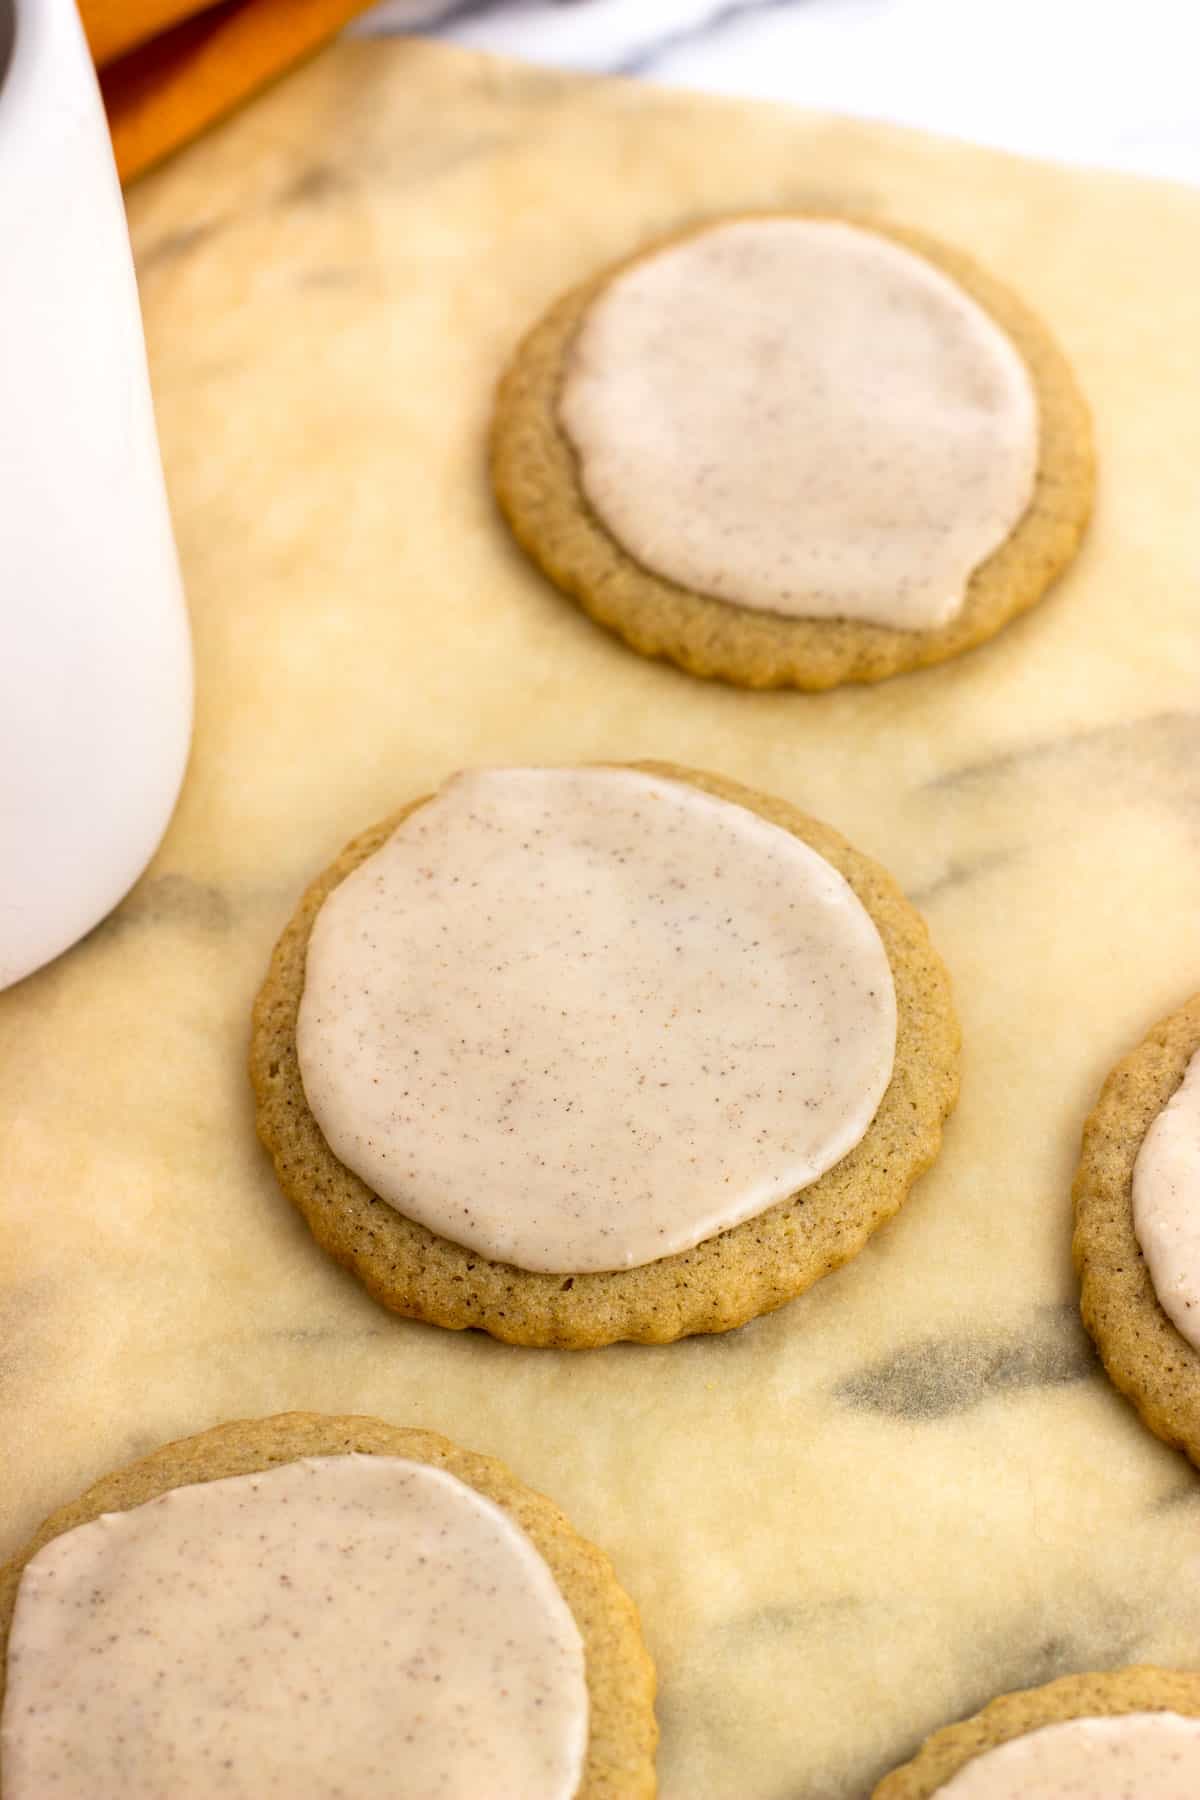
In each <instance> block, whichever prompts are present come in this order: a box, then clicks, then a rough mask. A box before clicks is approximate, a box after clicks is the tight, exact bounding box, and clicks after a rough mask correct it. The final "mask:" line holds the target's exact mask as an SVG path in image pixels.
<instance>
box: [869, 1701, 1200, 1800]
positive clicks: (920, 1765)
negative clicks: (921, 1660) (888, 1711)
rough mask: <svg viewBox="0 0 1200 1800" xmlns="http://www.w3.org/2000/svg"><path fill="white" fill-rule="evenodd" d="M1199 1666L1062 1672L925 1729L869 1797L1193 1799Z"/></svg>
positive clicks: (1199, 1756)
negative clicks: (930, 1731)
mask: <svg viewBox="0 0 1200 1800" xmlns="http://www.w3.org/2000/svg"><path fill="white" fill-rule="evenodd" d="M1197 1793H1200V1675H1193V1674H1185V1673H1182V1672H1181V1671H1178V1670H1174V1669H1118V1670H1116V1671H1114V1672H1113V1673H1111V1674H1103V1675H1065V1676H1063V1678H1062V1679H1061V1680H1060V1681H1052V1682H1050V1683H1049V1684H1048V1685H1047V1686H1046V1687H1040V1688H1028V1689H1026V1690H1024V1691H1023V1692H1022V1693H1018V1694H1004V1695H1003V1696H1002V1697H1001V1698H1000V1699H999V1700H993V1701H992V1703H991V1705H990V1706H985V1707H984V1709H983V1711H982V1712H981V1713H977V1714H976V1715H975V1717H974V1718H973V1719H965V1720H964V1721H963V1722H962V1724H961V1725H950V1726H948V1727H947V1728H946V1729H945V1730H944V1731H938V1732H935V1733H934V1735H933V1736H932V1737H931V1738H928V1739H927V1740H926V1742H925V1743H924V1745H923V1746H922V1748H921V1749H920V1751H919V1752H918V1753H917V1755H916V1756H914V1758H913V1759H912V1761H911V1762H908V1763H905V1764H904V1765H903V1767H902V1768H899V1769H893V1771H892V1773H891V1774H890V1775H888V1776H886V1777H885V1778H884V1780H883V1781H881V1782H880V1783H879V1786H878V1787H877V1788H876V1789H875V1792H874V1795H873V1796H872V1800H932V1797H933V1796H934V1795H937V1796H938V1800H1133V1796H1135V1795H1136V1796H1137V1800H1193V1797H1194V1796H1195V1795H1196V1794H1197Z"/></svg>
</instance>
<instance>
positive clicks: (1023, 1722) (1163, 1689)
mask: <svg viewBox="0 0 1200 1800" xmlns="http://www.w3.org/2000/svg"><path fill="white" fill-rule="evenodd" d="M1147 1712H1171V1713H1177V1714H1179V1715H1180V1716H1181V1717H1182V1718H1185V1719H1196V1718H1200V1675H1195V1674H1191V1673H1187V1672H1184V1671H1182V1670H1177V1669H1153V1668H1133V1669H1115V1670H1112V1671H1111V1672H1106V1673H1103V1674H1099V1675H1064V1676H1063V1677H1062V1678H1061V1679H1060V1680H1058V1681H1051V1682H1048V1683H1047V1684H1046V1686H1045V1687H1038V1688H1026V1689H1024V1690H1023V1691H1022V1692H1020V1693H1016V1694H1003V1695H1001V1697H1000V1698H999V1699H997V1700H993V1701H992V1702H991V1703H990V1704H989V1705H988V1706H985V1707H984V1709H983V1711H982V1712H980V1713H976V1714H975V1716H974V1718H971V1719H964V1720H963V1721H962V1722H961V1724H958V1725H948V1726H947V1727H946V1728H945V1729H944V1730H943V1731H936V1732H934V1734H933V1736H932V1737H929V1738H927V1739H926V1740H925V1742H924V1744H923V1745H922V1746H921V1749H920V1750H919V1751H918V1752H917V1754H916V1756H914V1757H913V1759H912V1761H911V1762H907V1763H904V1764H903V1765H902V1766H901V1767H900V1768H898V1769H893V1770H892V1772H891V1774H890V1775H885V1776H884V1778H883V1780H882V1781H881V1782H880V1783H879V1785H878V1787H876V1789H875V1790H874V1792H873V1794H872V1796H871V1800H933V1796H934V1795H936V1794H938V1793H940V1792H941V1790H942V1789H943V1788H944V1787H945V1785H946V1783H947V1782H948V1781H950V1780H952V1778H953V1777H954V1776H955V1775H957V1774H958V1773H959V1771H960V1770H962V1769H964V1768H966V1766H967V1765H968V1764H969V1763H970V1762H972V1761H973V1760H974V1759H975V1758H976V1757H978V1756H983V1755H985V1754H986V1753H987V1752H988V1751H989V1750H997V1749H999V1747H1000V1745H1001V1744H1007V1743H1010V1742H1011V1741H1012V1739H1013V1738H1019V1737H1024V1736H1025V1735H1026V1734H1027V1733H1028V1732H1031V1731H1040V1730H1042V1729H1043V1727H1044V1726H1047V1725H1061V1724H1063V1723H1065V1722H1066V1721H1067V1720H1069V1719H1116V1718H1120V1717H1121V1716H1122V1715H1123V1714H1126V1713H1147Z"/></svg>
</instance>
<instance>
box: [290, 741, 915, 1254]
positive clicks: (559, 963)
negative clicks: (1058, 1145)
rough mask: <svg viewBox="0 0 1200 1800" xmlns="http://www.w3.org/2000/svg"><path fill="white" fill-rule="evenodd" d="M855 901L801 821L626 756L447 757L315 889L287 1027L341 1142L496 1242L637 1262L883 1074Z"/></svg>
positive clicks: (831, 1130)
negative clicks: (507, 765) (409, 809)
mask: <svg viewBox="0 0 1200 1800" xmlns="http://www.w3.org/2000/svg"><path fill="white" fill-rule="evenodd" d="M895 1038H896V1002H895V992H894V989H893V985H892V977H891V970H890V967H889V965H888V960H887V955H886V952H885V951H884V948H883V945H882V942H881V941H880V938H879V933H878V931H877V930H876V928H875V925H874V923H873V921H872V920H871V918H870V915H869V914H868V913H867V911H866V909H865V908H864V907H863V906H862V904H861V902H860V901H859V900H858V899H857V897H856V896H855V895H854V893H853V891H852V890H851V888H850V887H849V885H848V884H847V883H846V881H845V880H844V879H843V878H842V876H841V875H840V874H838V872H837V871H836V870H835V869H833V868H832V867H831V866H830V864H829V863H827V862H826V861H825V860H824V859H823V858H822V857H820V856H818V855H817V854H816V852H815V851H813V850H810V849H809V848H808V846H807V845H806V844H804V843H802V842H801V841H800V840H799V839H798V838H796V837H795V836H794V835H793V834H792V833H791V832H789V831H785V830H782V829H781V828H779V827H777V826H774V825H771V824H769V823H768V822H767V821H766V820H764V819H761V818H760V817H759V816H758V815H757V814H755V813H752V812H750V811H748V810H747V809H746V808H744V807H741V806H734V805H730V804H729V803H728V802H726V801H723V800H718V799H715V798H714V797H713V796H711V795H709V794H705V793H702V792H701V791H699V790H698V789H696V788H694V787H692V786H690V785H687V784H685V783H682V782H677V781H670V780H664V779H662V778H659V777H656V776H650V775H646V774H641V773H638V772H635V771H631V770H626V769H612V768H608V769H594V768H593V769H508V770H493V771H484V772H477V773H473V774H469V775H461V776H458V777H456V778H455V779H454V780H453V781H451V782H450V783H449V784H448V785H447V786H446V787H445V788H443V789H442V791H441V793H440V794H438V795H437V796H436V798H435V799H433V800H432V801H430V802H429V803H428V804H427V805H425V806H422V807H420V808H419V809H418V810H417V811H416V812H415V813H413V814H411V815H410V816H409V818H408V819H407V820H405V821H404V823H403V824H401V825H400V827H399V828H398V829H397V830H396V831H395V832H394V833H393V835H392V837H391V838H390V839H389V840H388V842H387V843H386V844H385V845H384V847H383V848H382V849H381V850H379V851H378V852H377V853H376V854H375V855H374V856H372V857H371V858H369V859H368V861H367V862H365V863H364V864H362V865H361V866H360V867H359V868H358V869H357V870H356V871H355V872H354V873H353V874H352V875H350V876H349V877H348V879H347V880H345V881H344V882H342V884H341V885H340V886H339V887H338V888H336V889H335V890H334V892H333V893H332V894H331V895H330V896H329V897H328V899H327V900H326V901H325V903H324V905H323V906H322V908H321V911H320V913H319V915H318V917H317V919H316V922H315V924H314V927H313V932H312V937H311V940H310V944H309V950H308V965H307V974H306V980H305V987H304V995H303V1000H302V1003H301V1007H300V1015H299V1020H298V1023H297V1032H296V1041H297V1049H298V1052H299V1058H300V1067H301V1072H302V1076H303V1081H304V1088H305V1092H306V1095H307V1097H308V1101H309V1104H310V1106H311V1107H312V1110H313V1113H314V1115H315V1116H316V1119H317V1121H318V1123H319V1125H320V1127H321V1130H322V1132H323V1133H324V1135H325V1138H326V1140H327V1141H328V1143H329V1144H330V1146H331V1148H332V1149H333V1150H334V1152H335V1153H336V1154H337V1155H338V1156H339V1157H340V1158H341V1160H342V1161H343V1162H344V1163H346V1164H347V1165H348V1166H349V1167H350V1168H351V1169H353V1170H355V1171H356V1172H357V1173H358V1174H359V1175H360V1176H361V1177H362V1179H363V1180H364V1181H365V1182H367V1184H368V1185H369V1186H370V1187H371V1188H372V1189H373V1190H374V1191H375V1192H376V1193H377V1194H379V1195H381V1196H382V1197H383V1198H384V1199H386V1200H388V1201H390V1202H391V1203H392V1204H394V1205H395V1206H396V1207H397V1208H398V1210H400V1211H401V1212H403V1213H405V1214H406V1215H407V1216H409V1217H412V1218H414V1219H417V1220H419V1221H420V1222H421V1223H423V1224H425V1225H427V1226H428V1227H429V1228H430V1229H431V1230H433V1231H436V1232H438V1233H439V1234H440V1235H442V1236H444V1237H448V1238H451V1239H453V1240H454V1241H456V1242H458V1243H462V1244H465V1245H467V1246H468V1247H469V1248H471V1249H473V1250H477V1251H479V1252H481V1253H482V1254H483V1255H485V1256H488V1257H491V1258H493V1259H496V1260H500V1261H507V1262H512V1263H515V1264H517V1265H518V1266H519V1267H521V1268H525V1269H539V1270H548V1271H554V1272H557V1273H580V1272H583V1271H588V1270H605V1269H618V1268H624V1267H630V1266H636V1265H639V1264H642V1263H646V1262H650V1261H653V1260H655V1259H656V1258H658V1257H660V1256H665V1255H668V1254H672V1253H674V1252H676V1251H679V1250H683V1249H686V1248H688V1247H689V1246H691V1245H693V1244H696V1243H698V1242H700V1241H701V1240H702V1239H704V1238H707V1237H711V1236H713V1235H714V1234H715V1233H717V1232H719V1231H722V1230H724V1229H725V1228H726V1227H728V1226H730V1225H733V1224H735V1223H737V1222H738V1221H740V1220H742V1219H745V1218H749V1217H751V1216H752V1215H753V1214H755V1213H758V1212H761V1211H763V1210H765V1209H766V1208H767V1207H769V1206H771V1205H772V1204H774V1202H776V1201H777V1200H779V1199H782V1198H784V1197H785V1196H787V1195H789V1194H791V1193H793V1192H794V1191H795V1190H797V1189H798V1188H802V1187H804V1186H806V1185H807V1184H808V1183H809V1182H811V1181H813V1180H815V1178H816V1177H817V1176H818V1175H820V1174H822V1173H823V1172H824V1171H825V1170H826V1169H828V1168H829V1167H831V1166H832V1164H834V1163H836V1162H838V1161H839V1160H840V1159H841V1158H842V1157H843V1156H845V1155H846V1153H847V1152H848V1151H849V1150H850V1149H852V1148H853V1146H854V1145H855V1144H856V1143H857V1142H858V1141H859V1139H860V1138H861V1137H862V1135H863V1133H864V1132H865V1130H866V1129H867V1126H868V1125H869V1124H870V1121H871V1119H872V1118H873V1116H874V1114H875V1111H876V1108H877V1107H878V1105H879V1102H880V1100H881V1099H882V1097H883V1094H884V1091H885V1089H886V1087H887V1084H888V1081H889V1079H890V1077H891V1071H892V1061H893V1056H894V1050H895Z"/></svg>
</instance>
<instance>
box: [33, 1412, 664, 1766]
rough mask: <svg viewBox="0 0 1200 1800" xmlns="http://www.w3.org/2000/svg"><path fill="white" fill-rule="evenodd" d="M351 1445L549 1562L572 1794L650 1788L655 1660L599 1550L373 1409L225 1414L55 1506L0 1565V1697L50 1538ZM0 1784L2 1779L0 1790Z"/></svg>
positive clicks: (473, 1461) (444, 1448)
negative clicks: (582, 1714)
mask: <svg viewBox="0 0 1200 1800" xmlns="http://www.w3.org/2000/svg"><path fill="white" fill-rule="evenodd" d="M350 1451H358V1452H360V1453H363V1454H366V1455H371V1456H403V1457H407V1458H408V1459H409V1460H410V1461H414V1462H423V1463H429V1464H431V1465H432V1466H433V1467H434V1468H439V1469H445V1470H446V1471H447V1472H448V1473H449V1474H451V1475H455V1476H457V1477H458V1479H459V1480H460V1481H464V1482H466V1483H467V1485H468V1486H470V1487H473V1488H474V1489H475V1490H476V1491H477V1492H478V1493H481V1494H484V1495H486V1497H487V1498H488V1499H489V1500H492V1501H494V1502H495V1503H496V1505H497V1506H500V1507H502V1508H503V1510H504V1511H505V1512H507V1513H508V1514H509V1516H510V1517H511V1518H513V1519H515V1520H516V1521H517V1523H518V1524H519V1525H520V1526H521V1528H522V1529H523V1530H524V1531H525V1532H526V1534H527V1535H528V1536H529V1537H530V1538H531V1539H532V1541H533V1543H534V1545H535V1547H536V1548H537V1550H538V1551H539V1553H540V1554H541V1556H542V1557H543V1558H544V1560H545V1561H546V1563H547V1564H548V1565H549V1567H550V1570H551V1573H552V1574H553V1576H554V1578H555V1580H556V1582H557V1583H558V1586H559V1589H560V1591H561V1592H562V1594H563V1596H564V1598H565V1599H566V1601H567V1604H568V1606H569V1607H570V1609H571V1613H572V1615H573V1617H574V1619H575V1623H576V1625H577V1626H578V1627H579V1632H580V1636H581V1637H582V1638H583V1642H584V1649H585V1654H586V1665H587V1684H588V1700H589V1714H590V1717H589V1733H588V1751H587V1761H586V1764H585V1766H584V1776H583V1781H582V1783H581V1785H580V1787H579V1788H578V1790H577V1796H576V1800H626V1797H627V1796H628V1800H652V1796H653V1795H654V1793H655V1792H656V1781H655V1773H654V1753H655V1749H656V1746H657V1743H658V1726H657V1723H656V1721H655V1717H654V1693H655V1674H654V1665H653V1663H652V1662H651V1660H650V1656H649V1653H648V1651H647V1650H646V1647H645V1645H644V1643H643V1641H642V1635H641V1628H640V1624H639V1621H638V1615H637V1610H636V1608H635V1607H634V1604H633V1601H632V1600H631V1599H630V1598H629V1596H628V1594H626V1592H625V1590H624V1589H623V1588H622V1587H621V1585H620V1583H619V1582H618V1580H617V1577H616V1572H615V1571H614V1569H613V1567H612V1565H611V1563H610V1562H609V1560H608V1558H607V1557H606V1556H605V1555H604V1554H603V1552H602V1551H600V1550H598V1549H597V1548H596V1546H595V1545H594V1544H591V1543H589V1542H588V1541H587V1539H586V1538H582V1537H580V1536H579V1534H578V1532H576V1531H575V1529H574V1527H573V1526H572V1525H571V1523H570V1521H569V1520H568V1519H567V1517H566V1516H565V1514H564V1513H562V1512H561V1511H560V1510H559V1508H558V1507H557V1506H555V1505H554V1503H553V1501H551V1500H548V1499H546V1498H545V1496H544V1495H542V1494H539V1493H536V1492H535V1491H534V1490H533V1489H532V1488H528V1487H526V1486H525V1484H524V1483H523V1482H521V1481H518V1480H517V1478H516V1476H515V1475H513V1474H512V1473H511V1471H510V1470H509V1469H507V1468H506V1467H505V1465H504V1464H503V1463H502V1462H499V1461H497V1460H496V1458H494V1457H491V1456H481V1455H478V1454H477V1453H476V1452H474V1451H470V1450H461V1449H459V1447H458V1446H457V1445H456V1444H453V1443H451V1442H450V1440H449V1439H448V1438H444V1437H441V1436H439V1435H438V1434H437V1433H436V1432H432V1431H423V1430H416V1429H412V1428H408V1427H403V1426H398V1425H389V1424H386V1423H385V1422H384V1421H383V1420H382V1419H373V1418H367V1417H357V1416H335V1415H331V1414H325V1413H305V1412H294V1413H278V1414H276V1415H275V1416H274V1417H271V1418H265V1419H238V1420H233V1421H231V1422H230V1423H228V1424H225V1425H217V1426H215V1427H213V1429H212V1430H210V1431H204V1432H201V1433H200V1434H199V1435H198V1436H195V1437H188V1438H180V1439H177V1440H176V1441H175V1442H173V1443H169V1444H163V1445H161V1446H160V1447H159V1448H158V1449H157V1450H153V1451H151V1452H150V1454H149V1455H148V1456H144V1457H142V1458H140V1459H139V1460H138V1461H137V1462H133V1463H130V1464H127V1465H126V1467H124V1468H122V1469H117V1470H114V1471H113V1472H112V1473H111V1474H109V1475H105V1476H103V1477H101V1479H100V1480H99V1481H97V1482H94V1483H93V1484H92V1486H91V1487H89V1488H88V1489H87V1490H86V1492H84V1493H83V1494H81V1495H80V1496H79V1498H78V1499H77V1500H73V1501H70V1502H69V1503H68V1504H67V1505H66V1506H62V1507H59V1508H58V1510H57V1511H56V1512H53V1513H51V1515H50V1517H49V1518H48V1519H47V1520H46V1521H45V1523H44V1524H43V1525H42V1526H41V1528H40V1530H38V1531H37V1532H36V1533H35V1534H34V1536H33V1538H32V1539H31V1540H30V1542H29V1543H28V1544H27V1545H26V1546H25V1547H24V1549H23V1550H21V1551H19V1552H18V1554H17V1555H16V1556H15V1557H14V1558H13V1559H12V1561H11V1562H9V1563H8V1564H6V1565H5V1567H4V1568H2V1569H0V1705H2V1704H3V1699H4V1686H5V1672H6V1666H7V1650H8V1636H9V1630H10V1627H11V1625H12V1616H13V1608H14V1605H15V1602H16V1595H17V1587H18V1584H19V1582H20V1578H21V1572H22V1570H23V1569H24V1567H25V1564H26V1563H27V1562H28V1561H29V1560H30V1558H31V1557H32V1556H35V1555H36V1554H37V1552H38V1551H39V1550H40V1549H42V1547H43V1546H44V1545H45V1544H48V1543H49V1542H50V1541H51V1539H53V1538H56V1537H59V1536H61V1535H62V1533H63V1532H66V1531H72V1530H74V1528H75V1527H76V1526H78V1525H84V1524H87V1523H88V1522H89V1521H90V1520H92V1519H96V1518H99V1516H100V1515H101V1513H106V1512H126V1511H128V1510H129V1509H130V1508H131V1507H134V1506H140V1505H141V1504H142V1503H143V1502H144V1501H147V1500H153V1499H156V1498H157V1496H158V1495H159V1494H163V1493H165V1492H166V1491H167V1490H168V1489H169V1488H175V1487H184V1486H190V1485H192V1484H193V1483H197V1482H204V1481H219V1480H222V1479H224V1478H225V1477H227V1476H232V1475H251V1474H256V1473H258V1472H260V1471H261V1470H263V1469H269V1468H273V1467H275V1466H276V1465H278V1464H281V1463H289V1462H296V1461H298V1460H299V1459H300V1458H301V1457H305V1456H337V1455H345V1454H346V1453H348V1452H350ZM2 1792H3V1790H2V1788H0V1800H2Z"/></svg>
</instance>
